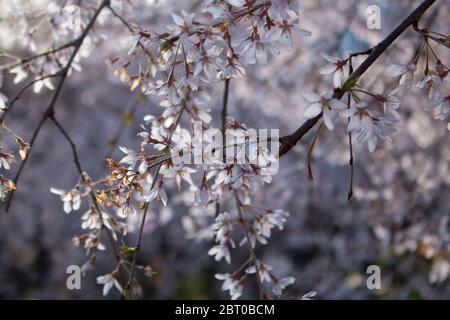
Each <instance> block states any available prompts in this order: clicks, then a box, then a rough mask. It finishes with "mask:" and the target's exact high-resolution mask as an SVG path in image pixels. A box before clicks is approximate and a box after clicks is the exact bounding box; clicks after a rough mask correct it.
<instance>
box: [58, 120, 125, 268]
mask: <svg viewBox="0 0 450 320" xmlns="http://www.w3.org/2000/svg"><path fill="white" fill-rule="evenodd" d="M50 120H51V121H52V122H53V123H54V124H55V125H56V127H57V128H58V129H59V131H60V132H61V134H62V135H63V136H64V138H65V139H66V140H67V142H68V143H69V145H70V148H71V150H72V155H73V161H74V163H75V166H76V168H77V171H78V174H79V176H80V179H81V180H82V181H83V183H84V184H86V185H89V181H88V180H87V178H86V176H85V174H84V170H83V168H82V166H81V162H80V157H79V156H78V152H77V146H76V144H75V142H74V141H73V140H72V138H70V136H69V134H68V133H67V131H66V130H65V129H64V127H63V126H62V125H61V124H60V123H59V122H58V121H57V120H56V118H55V117H54V115H52V116H50ZM89 195H90V196H91V200H92V203H93V204H94V206H95V209H96V210H97V213H98V214H99V217H100V221H101V224H102V229H104V230H105V232H106V234H107V235H108V238H109V241H110V243H111V248H112V251H113V253H114V257H115V258H116V260H117V262H119V263H120V262H121V261H122V259H121V258H120V255H119V252H118V251H117V248H116V243H115V241H114V237H113V236H112V234H111V232H110V230H109V229H107V228H106V227H105V224H104V222H103V217H102V214H101V212H102V211H101V210H100V205H99V204H98V201H97V198H96V196H95V194H94V192H93V191H92V189H91V190H90V191H89Z"/></svg>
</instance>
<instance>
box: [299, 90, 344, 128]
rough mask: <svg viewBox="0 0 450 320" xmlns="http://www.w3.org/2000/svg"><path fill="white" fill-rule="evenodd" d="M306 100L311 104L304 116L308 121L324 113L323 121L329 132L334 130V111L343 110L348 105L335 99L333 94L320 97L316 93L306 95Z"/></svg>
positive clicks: (324, 94) (328, 93) (329, 93)
mask: <svg viewBox="0 0 450 320" xmlns="http://www.w3.org/2000/svg"><path fill="white" fill-rule="evenodd" d="M304 97H305V98H306V100H308V102H309V103H311V104H310V105H309V106H308V107H307V108H306V110H305V113H304V114H303V116H304V117H305V118H306V119H312V118H315V117H317V116H318V115H319V114H321V113H322V115H323V121H324V122H325V125H326V126H327V128H328V129H329V130H333V129H334V123H333V114H332V110H343V109H345V108H347V105H346V104H345V103H343V102H341V101H340V100H338V99H334V98H333V94H332V93H331V92H326V93H323V94H322V95H320V96H319V95H318V94H315V93H306V94H304Z"/></svg>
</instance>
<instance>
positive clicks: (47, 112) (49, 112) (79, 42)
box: [5, 0, 110, 213]
mask: <svg viewBox="0 0 450 320" xmlns="http://www.w3.org/2000/svg"><path fill="white" fill-rule="evenodd" d="M109 3H110V0H103V2H102V3H101V4H100V6H99V7H98V8H97V10H96V11H95V13H94V15H93V16H92V18H91V20H90V21H89V23H88V24H87V26H86V28H85V29H84V30H83V32H82V33H81V35H80V36H79V37H78V38H77V39H76V40H75V47H74V49H73V52H72V54H71V55H70V58H69V61H68V62H67V64H66V65H65V67H64V68H63V69H62V70H61V78H60V80H59V83H58V86H57V87H56V90H55V92H54V93H53V96H52V98H51V100H50V103H49V105H48V107H47V109H46V110H45V111H44V114H43V116H42V118H41V120H40V121H39V124H38V126H37V127H36V129H35V130H34V132H33V135H32V137H31V140H30V152H31V150H32V149H31V148H32V147H33V145H34V142H35V141H36V138H37V136H38V135H39V132H40V131H41V128H42V126H43V125H44V123H45V122H46V121H47V119H48V118H49V117H51V116H53V114H54V112H55V104H56V101H57V100H58V97H59V94H60V93H61V89H62V87H63V85H64V82H65V80H66V78H67V74H68V72H69V70H70V68H71V66H72V62H73V60H74V59H75V56H76V55H77V53H78V51H79V49H80V47H81V45H82V44H83V41H84V39H85V38H86V36H87V35H88V33H89V31H90V30H91V29H92V27H93V26H94V24H95V21H96V20H97V18H98V16H99V14H100V12H101V11H102V10H103V9H104V8H105V7H106V6H108V5H109ZM29 158H30V155H29V154H28V156H27V157H26V158H25V159H24V160H23V161H22V162H21V163H20V166H19V170H18V171H17V173H16V176H15V177H14V180H13V181H14V184H15V185H16V187H17V184H18V182H19V179H20V175H21V174H22V171H23V168H24V167H25V164H26V163H27V161H28V159H29ZM16 190H17V189H16ZM14 194H15V190H13V191H11V193H10V194H9V197H8V200H7V202H6V210H5V212H6V213H7V212H8V211H9V208H10V207H11V202H12V200H13V198H14Z"/></svg>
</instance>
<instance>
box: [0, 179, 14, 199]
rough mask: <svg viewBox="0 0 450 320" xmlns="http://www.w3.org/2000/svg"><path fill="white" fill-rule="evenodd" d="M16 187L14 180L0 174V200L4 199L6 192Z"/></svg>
mask: <svg viewBox="0 0 450 320" xmlns="http://www.w3.org/2000/svg"><path fill="white" fill-rule="evenodd" d="M14 189H16V186H15V184H14V182H12V181H11V180H9V179H5V178H4V177H3V176H2V175H0V200H2V201H3V200H4V199H5V197H6V195H7V194H8V192H11V191H12V190H14Z"/></svg>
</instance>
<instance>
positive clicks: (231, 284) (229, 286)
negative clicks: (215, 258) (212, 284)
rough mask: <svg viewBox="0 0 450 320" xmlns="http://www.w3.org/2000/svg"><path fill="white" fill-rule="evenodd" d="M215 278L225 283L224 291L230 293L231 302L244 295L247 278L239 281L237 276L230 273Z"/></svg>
mask: <svg viewBox="0 0 450 320" xmlns="http://www.w3.org/2000/svg"><path fill="white" fill-rule="evenodd" d="M215 277H216V279H218V280H222V281H223V284H222V290H223V291H226V290H228V291H229V293H230V296H231V300H236V299H237V298H239V297H240V296H241V295H242V290H243V289H244V280H245V277H242V278H241V279H238V278H237V277H236V276H235V275H232V274H229V273H217V274H216V275H215Z"/></svg>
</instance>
